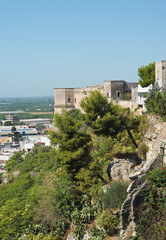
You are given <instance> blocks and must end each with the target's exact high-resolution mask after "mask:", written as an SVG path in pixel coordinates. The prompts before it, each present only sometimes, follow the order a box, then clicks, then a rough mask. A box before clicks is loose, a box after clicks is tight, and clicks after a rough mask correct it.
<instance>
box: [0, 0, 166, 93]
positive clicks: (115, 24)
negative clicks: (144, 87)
mask: <svg viewBox="0 0 166 240" xmlns="http://www.w3.org/2000/svg"><path fill="white" fill-rule="evenodd" d="M165 12H166V1H165V0H158V1H156V0H155V1H154V0H151V1H150V0H139V1H134V0H119V1H115V0H0V97H19V96H20V97H23V96H51V95H53V94H54V93H53V90H54V88H56V87H57V88H58V87H62V88H65V87H83V86H88V85H93V84H101V83H103V81H104V80H118V79H120V80H125V81H128V82H137V81H138V80H139V78H138V75H137V71H138V67H140V66H141V65H146V64H148V63H150V62H153V61H160V60H165V59H166V26H165V23H166V15H165Z"/></svg>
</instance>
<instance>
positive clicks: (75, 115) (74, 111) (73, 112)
mask: <svg viewBox="0 0 166 240" xmlns="http://www.w3.org/2000/svg"><path fill="white" fill-rule="evenodd" d="M66 114H67V115H70V116H71V117H72V118H74V119H77V120H81V118H80V115H81V111H80V110H79V109H76V108H73V109H72V110H70V111H67V112H66Z"/></svg>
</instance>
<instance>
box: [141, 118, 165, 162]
mask: <svg viewBox="0 0 166 240" xmlns="http://www.w3.org/2000/svg"><path fill="white" fill-rule="evenodd" d="M148 119H149V127H148V129H147V130H146V132H145V135H144V142H145V143H146V145H147V146H148V147H149V152H148V153H147V160H150V159H152V158H154V157H156V156H157V155H158V154H159V153H160V146H161V143H162V142H165V143H166V122H163V121H162V120H161V118H160V117H159V116H153V115H150V116H149V117H148Z"/></svg>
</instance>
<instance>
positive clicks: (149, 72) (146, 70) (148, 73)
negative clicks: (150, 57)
mask: <svg viewBox="0 0 166 240" xmlns="http://www.w3.org/2000/svg"><path fill="white" fill-rule="evenodd" d="M138 76H139V77H140V79H139V84H140V85H141V87H148V86H149V85H150V84H153V83H154V82H155V62H152V63H149V65H147V66H141V67H140V68H138Z"/></svg>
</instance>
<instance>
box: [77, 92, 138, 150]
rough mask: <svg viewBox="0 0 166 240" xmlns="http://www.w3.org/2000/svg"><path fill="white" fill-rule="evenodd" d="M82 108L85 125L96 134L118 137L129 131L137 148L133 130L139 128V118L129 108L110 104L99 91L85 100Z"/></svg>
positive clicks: (81, 104) (82, 102)
mask: <svg viewBox="0 0 166 240" xmlns="http://www.w3.org/2000/svg"><path fill="white" fill-rule="evenodd" d="M80 106H81V107H82V108H83V110H84V112H85V114H83V119H84V121H85V123H86V124H87V125H88V126H90V127H91V128H92V129H93V130H94V133H95V134H97V135H103V136H111V137H117V135H118V134H119V133H121V132H123V131H124V130H127V132H128V134H129V137H130V139H131V141H132V143H133V144H134V146H135V147H136V148H137V143H136V142H135V140H134V137H133V135H132V133H131V130H133V129H136V128H137V126H138V118H137V117H136V116H134V115H133V113H131V112H130V109H129V108H122V107H121V106H119V105H115V104H113V103H112V102H110V103H109V102H108V101H107V98H106V97H105V96H103V95H102V94H101V93H100V92H99V91H94V92H92V93H91V94H90V96H89V97H86V98H85V99H83V100H82V101H81V103H80Z"/></svg>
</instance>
